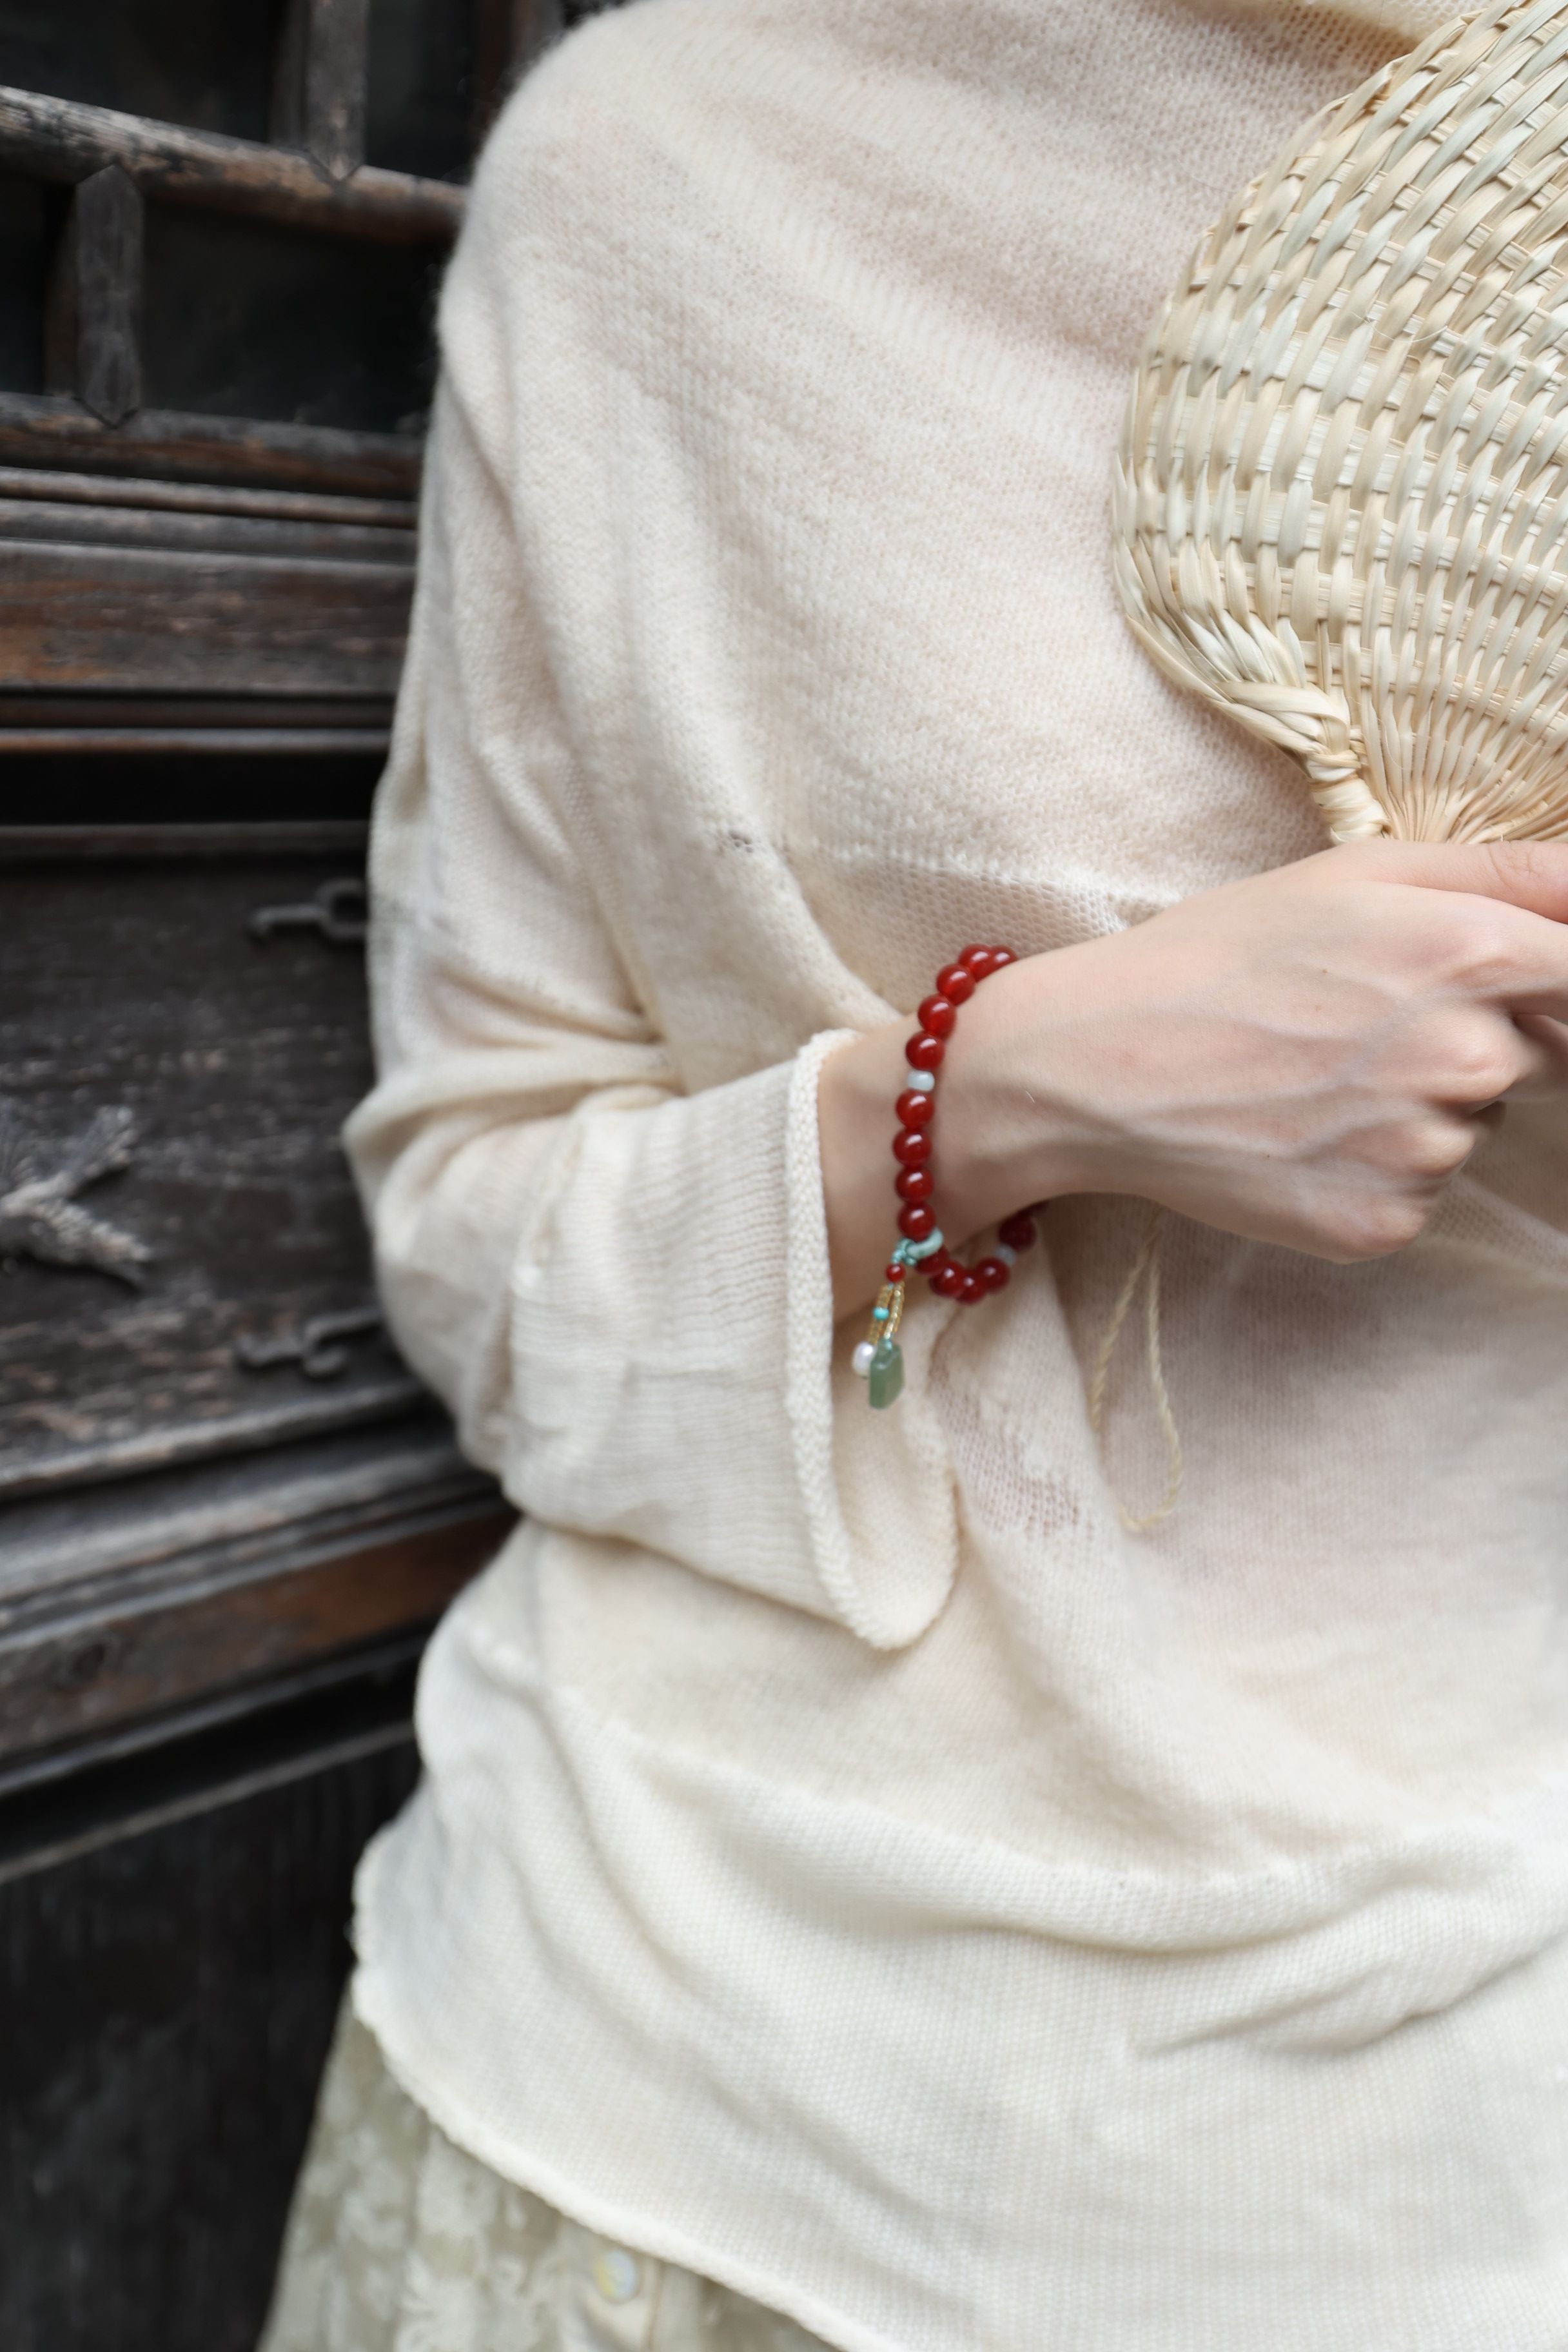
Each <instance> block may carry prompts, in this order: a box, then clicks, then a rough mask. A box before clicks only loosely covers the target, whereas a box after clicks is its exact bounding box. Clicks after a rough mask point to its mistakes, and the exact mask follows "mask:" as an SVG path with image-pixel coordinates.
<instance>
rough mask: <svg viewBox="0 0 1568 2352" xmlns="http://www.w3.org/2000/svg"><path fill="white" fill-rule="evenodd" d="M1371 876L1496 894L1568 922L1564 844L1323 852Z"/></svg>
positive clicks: (1376, 846)
mask: <svg viewBox="0 0 1568 2352" xmlns="http://www.w3.org/2000/svg"><path fill="white" fill-rule="evenodd" d="M1322 856H1323V858H1324V861H1325V862H1328V861H1331V860H1337V861H1339V862H1340V864H1341V866H1345V865H1348V864H1349V863H1351V862H1352V861H1353V862H1354V864H1355V865H1356V866H1359V867H1361V868H1362V869H1363V871H1364V872H1365V874H1366V875H1367V877H1368V878H1369V879H1382V880H1384V881H1387V882H1405V883H1409V884H1412V885H1413V886H1415V887H1416V888H1418V889H1423V890H1460V891H1464V892H1467V893H1468V894H1469V895H1470V896H1472V897H1475V898H1500V899H1503V900H1505V901H1506V902H1507V904H1508V905H1510V906H1512V907H1521V908H1523V909H1524V910H1525V912H1526V913H1527V914H1531V915H1543V916H1544V917H1545V918H1546V919H1547V921H1548V922H1552V923H1568V842H1564V841H1365V842H1356V843H1353V844H1352V845H1347V846H1345V847H1343V848H1341V849H1331V850H1327V851H1325V852H1323V853H1322Z"/></svg>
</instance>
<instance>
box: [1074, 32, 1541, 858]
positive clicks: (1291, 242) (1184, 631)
mask: <svg viewBox="0 0 1568 2352" xmlns="http://www.w3.org/2000/svg"><path fill="white" fill-rule="evenodd" d="M1114 541H1115V562H1116V576H1117V583H1118V585H1119V587H1120V589H1121V597H1122V601H1123V604H1125V606H1126V610H1127V615H1128V618H1129V620H1130V621H1131V625H1132V628H1133V631H1134V633H1135V634H1136V635H1137V636H1138V638H1139V639H1140V641H1141V642H1142V645H1143V646H1145V647H1146V648H1147V650H1148V652H1149V653H1150V654H1151V655H1152V656H1153V658H1154V660H1155V661H1156V662H1157V663H1158V664H1159V665H1160V667H1161V668H1162V669H1163V671H1164V672H1165V674H1166V676H1167V677H1171V678H1173V679H1174V680H1175V681H1176V682H1177V684H1179V685H1181V686H1184V687H1189V688H1193V689H1194V691H1195V692H1197V693H1199V694H1202V695H1205V696H1206V697H1207V698H1209V699H1210V700H1211V701H1215V702H1217V703H1219V704H1221V705H1222V706H1223V707H1224V709H1226V710H1228V711H1229V712H1230V713H1231V715H1232V716H1233V717H1234V718H1235V719H1237V720H1239V722H1240V723H1241V724H1242V725H1243V726H1245V727H1247V728H1248V729H1249V730H1251V731H1252V732H1253V733H1255V734H1258V735H1261V736H1263V737H1264V738H1265V739H1266V740H1268V741H1269V742H1271V743H1278V744H1279V745H1280V746H1281V747H1282V748H1283V749H1284V750H1286V751H1291V752H1293V753H1294V754H1295V756H1296V757H1297V759H1299V760H1300V762H1301V764H1302V766H1303V767H1304V768H1305V770H1306V772H1307V776H1308V780H1309V782H1310V784H1311V787H1312V790H1313V792H1314V793H1315V795H1316V797H1317V800H1318V803H1319V805H1320V806H1321V809H1322V811H1323V814H1324V816H1325V818H1326V819H1327V822H1328V825H1329V830H1330V832H1331V835H1333V837H1334V839H1335V840H1338V841H1352V840H1363V839H1365V838H1367V837H1368V836H1370V835H1380V834H1382V835H1393V836H1394V837H1395V838H1397V839H1400V840H1405V841H1456V840H1472V841H1473V840H1487V841H1497V840H1508V839H1517V838H1519V837H1521V836H1531V837H1534V838H1538V839H1539V838H1550V837H1562V836H1563V835H1568V0H1523V5H1521V0H1512V5H1491V6H1489V7H1486V8H1483V9H1482V10H1481V11H1480V12H1479V14H1478V15H1476V16H1471V17H1470V18H1468V20H1466V19H1461V20H1459V21H1458V22H1456V23H1454V24H1452V25H1449V26H1446V27H1445V28H1444V29H1443V30H1441V31H1440V32H1437V33H1436V34H1434V35H1433V37H1431V38H1430V39H1429V40H1428V41H1426V42H1425V43H1424V44H1423V46H1422V47H1420V48H1418V49H1416V50H1415V51H1414V52H1413V53H1412V54H1411V55H1410V56H1408V57H1405V58H1399V59H1397V60H1396V61H1395V62H1394V64H1393V65H1391V66H1388V67H1386V68H1384V71H1383V72H1382V73H1381V74H1379V75H1378V76H1377V77H1376V78H1375V79H1373V80H1372V81H1371V82H1369V83H1367V84H1366V86H1365V87H1364V88H1363V89H1359V90H1357V91H1355V92H1354V93H1353V94H1352V96H1351V97H1349V98H1347V99H1345V100H1342V103H1340V104H1339V105H1337V106H1335V107H1332V108H1331V109H1329V110H1328V111H1327V112H1326V113H1325V114H1323V115H1320V116H1319V117H1318V118H1317V120H1316V121H1314V122H1312V123H1310V125H1309V126H1308V127H1307V129H1306V131H1304V132H1302V133H1300V134H1299V135H1298V136H1297V137H1296V138H1294V139H1293V140H1292V141H1291V142H1290V143H1289V146H1288V147H1287V148H1286V149H1285V150H1284V151H1283V152H1282V153H1281V154H1280V155H1279V157H1278V159H1277V160H1276V161H1275V163H1273V164H1272V165H1271V166H1270V168H1269V169H1268V171H1267V172H1266V173H1264V175H1263V177H1262V178H1261V179H1260V180H1258V182H1257V183H1256V184H1254V185H1253V186H1252V187H1250V188H1248V189H1247V190H1246V191H1245V192H1244V193H1243V194H1241V195H1240V196H1238V197H1237V199H1236V201H1235V203H1234V204H1232V205H1231V206H1230V207H1229V209H1228V210H1227V211H1226V214H1225V215H1224V217H1223V218H1222V219H1221V220H1220V222H1219V223H1218V225H1217V226H1215V228H1214V229H1212V230H1211V231H1210V232H1209V234H1208V236H1205V239H1204V240H1203V242H1202V244H1201V246H1200V247H1199V249H1198V252H1197V255H1196V257H1195V258H1194V262H1193V265H1192V267H1191V269H1190V270H1189V272H1188V274H1187V277H1186V279H1185V282H1184V284H1183V285H1182V286H1181V287H1180V288H1179V289H1178V290H1177V292H1176V293H1175V294H1174V295H1173V298H1172V299H1171V300H1170V302H1169V303H1167V305H1166V307H1165V309H1164V310H1163V313H1162V315H1161V317H1160V319H1159V320H1158V321H1157V323H1156V325H1155V327H1154V331H1153V333H1152V336H1151V338H1150V341H1149V345H1148V348H1147V351H1146V352H1145V353H1144V357H1143V361H1142V365H1141V366H1140V368H1139V370H1138V373H1137V375H1136V377H1135V379H1134V382H1133V385H1132V391H1131V399H1130V400H1129V403H1128V408H1127V415H1126V421H1125V425H1124V426H1123V431H1122V437H1121V449H1120V452H1119V455H1118V460H1117V467H1116V488H1115V527H1114Z"/></svg>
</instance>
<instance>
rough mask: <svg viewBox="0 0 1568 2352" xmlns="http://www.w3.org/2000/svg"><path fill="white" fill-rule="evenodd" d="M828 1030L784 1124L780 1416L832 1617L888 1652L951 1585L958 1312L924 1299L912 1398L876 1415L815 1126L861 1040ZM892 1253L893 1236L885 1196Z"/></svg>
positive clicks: (903, 1340)
mask: <svg viewBox="0 0 1568 2352" xmlns="http://www.w3.org/2000/svg"><path fill="white" fill-rule="evenodd" d="M854 1037H855V1032H854V1031H852V1030H828V1031H825V1032H824V1033H823V1034H821V1035H819V1036H816V1037H814V1038H813V1039H812V1040H811V1042H810V1043H809V1044H808V1045H805V1047H803V1048H802V1050H801V1052H800V1054H799V1055H797V1057H796V1059H795V1067H794V1070H793V1073H792V1076H791V1082H790V1090H789V1099H788V1106H787V1110H786V1114H785V1125H784V1191H785V1222H786V1230H787V1234H788V1244H789V1249H788V1267H789V1286H788V1296H787V1299H786V1303H785V1343H784V1406H785V1412H786V1415H787V1418H788V1422H789V1426H790V1434H791V1441H792V1444H793V1445H794V1448H795V1475H796V1479H797V1481H798V1485H799V1490H800V1496H801V1502H802V1507H803V1509H804V1512H805V1521H806V1526H807V1528H808V1530H809V1535H810V1541H811V1548H812V1552H813V1557H814V1560H815V1564H816V1575H817V1579H818V1580H819V1582H820V1584H821V1586H822V1588H823V1592H824V1596H825V1598H826V1601H827V1603H828V1605H829V1607H830V1608H831V1610H832V1612H833V1614H834V1615H835V1616H836V1617H838V1618H840V1619H842V1621H843V1622H844V1623H845V1624H847V1626H849V1627H850V1629H851V1630H852V1631H853V1632H854V1633H858V1634H859V1635H860V1637H861V1638H862V1640H864V1641H866V1642H868V1643H871V1644H872V1645H873V1647H875V1648H877V1649H879V1650H890V1649H899V1648H901V1647H903V1646H904V1645H905V1644H907V1643H910V1642H913V1641H915V1640H916V1639H917V1638H918V1637H919V1636H920V1635H921V1633H924V1632H925V1630H926V1628H927V1627H928V1626H929V1625H930V1624H931V1622H932V1620H933V1619H934V1618H935V1617H936V1615H937V1614H938V1612H939V1611H940V1610H941V1608H942V1604H943V1602H944V1601H946V1599H947V1596H948V1593H949V1591H951V1589H952V1580H953V1575H954V1572H955V1570H956V1566H957V1559H958V1513H957V1500H956V1496H955V1492H954V1487H953V1481H952V1469H951V1466H950V1464H949V1461H948V1454H947V1444H946V1439H945V1434H944V1433H943V1431H942V1426H941V1423H940V1420H939V1418H938V1415H937V1413H936V1411H935V1407H934V1404H933V1402H932V1399H931V1356H932V1351H933V1349H934V1348H935V1345H936V1342H937V1340H938V1339H940V1337H941V1335H942V1332H943V1331H944V1330H945V1328H946V1327H947V1325H948V1323H949V1321H950V1320H951V1319H952V1312H953V1310H952V1307H951V1306H944V1305H941V1304H939V1303H938V1302H937V1301H936V1300H935V1299H934V1298H930V1297H921V1298H918V1299H917V1298H916V1297H914V1296H913V1295H912V1294H913V1290H914V1286H912V1285H911V1286H910V1287H911V1297H910V1308H909V1310H908V1312H907V1313H906V1315H905V1318H904V1322H903V1325H902V1328H901V1329H900V1333H899V1344H900V1347H901V1348H902V1349H903V1352H904V1368H905V1381H904V1393H903V1395H902V1397H901V1398H900V1401H899V1402H898V1403H897V1404H896V1405H895V1406H893V1407H892V1408H891V1409H890V1410H888V1411H885V1412H875V1411H873V1410H872V1408H871V1406H870V1404H869V1402H868V1397H867V1393H866V1383H865V1381H863V1380H861V1379H859V1378H858V1376H857V1374H856V1372H855V1370H854V1368H853V1365H852V1363H851V1358H852V1356H853V1354H854V1350H855V1344H856V1342H857V1340H858V1339H860V1338H861V1337H862V1334H863V1328H864V1324H865V1319H866V1318H865V1316H864V1315H863V1314H857V1315H855V1316H854V1317H852V1318H846V1321H845V1322H844V1324H843V1325H842V1326H841V1327H840V1328H838V1329H837V1331H836V1330H835V1328H834V1323H833V1286H832V1276H831V1273H830V1271H829V1265H828V1254H827V1219H826V1207H825V1204H824V1201H823V1188H822V1154H821V1145H820V1140H819V1135H818V1128H817V1101H816V1097H817V1082H818V1079H819V1078H820V1076H821V1073H822V1066H823V1064H824V1063H825V1062H826V1060H827V1058H828V1056H829V1055H830V1054H834V1053H836V1052H837V1050H838V1049H839V1048H840V1047H841V1046H843V1045H849V1044H851V1043H852V1042H853V1041H854ZM888 1203H889V1205H888V1246H889V1249H890V1248H891V1247H892V1244H893V1242H894V1240H895V1238H896V1230H895V1220H894V1206H895V1203H894V1195H893V1191H892V1185H891V1181H889V1188H888Z"/></svg>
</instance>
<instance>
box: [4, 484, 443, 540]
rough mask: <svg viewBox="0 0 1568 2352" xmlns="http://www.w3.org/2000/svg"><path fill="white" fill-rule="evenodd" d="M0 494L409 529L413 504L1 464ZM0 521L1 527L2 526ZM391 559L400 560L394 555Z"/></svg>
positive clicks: (25, 499) (95, 505) (25, 500)
mask: <svg viewBox="0 0 1568 2352" xmlns="http://www.w3.org/2000/svg"><path fill="white" fill-rule="evenodd" d="M0 499H7V500H17V501H19V502H20V503H21V504H23V505H24V506H26V505H32V504H35V503H40V502H41V503H42V504H44V505H49V504H54V505H63V506H68V507H72V508H75V507H89V508H92V509H108V508H116V509H118V508H126V507H131V508H135V509H140V510H141V511H142V512H144V513H156V512H159V511H163V512H165V513H169V514H194V515H244V516H254V517H256V518H258V519H259V520H269V521H279V522H295V523H307V524H309V523H343V524H352V525H354V526H357V527H358V528H359V529H361V530H389V531H400V532H408V531H412V530H413V529H414V526H415V521H416V508H415V506H414V503H413V501H412V500H411V499H356V498H338V497H334V496H331V494H329V493H325V492H321V491H313V490H247V489H230V488H225V487H224V486H223V485H222V484H219V483H216V482H162V481H155V480H142V481H138V480H136V479H135V478H134V477H132V478H130V479H128V480H125V481H119V480H116V479H115V478H114V477H113V476H112V475H106V474H68V473H58V472H52V471H46V470H45V469H44V468H42V467H26V466H0ZM4 527H5V526H4V523H3V521H0V530H3V529H4ZM392 560H394V561H397V560H403V558H402V557H401V556H397V555H395V556H394V557H393V559H392Z"/></svg>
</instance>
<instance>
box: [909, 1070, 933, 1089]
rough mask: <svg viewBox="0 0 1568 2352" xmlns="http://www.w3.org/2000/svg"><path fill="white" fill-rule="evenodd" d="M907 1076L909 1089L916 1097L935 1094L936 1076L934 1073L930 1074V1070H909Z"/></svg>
mask: <svg viewBox="0 0 1568 2352" xmlns="http://www.w3.org/2000/svg"><path fill="white" fill-rule="evenodd" d="M908 1076H909V1083H910V1088H911V1090H912V1091H913V1092H914V1093H915V1094H917V1095H933V1094H935V1092H936V1076H935V1074H934V1072H932V1071H931V1070H910V1072H909V1073H908Z"/></svg>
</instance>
